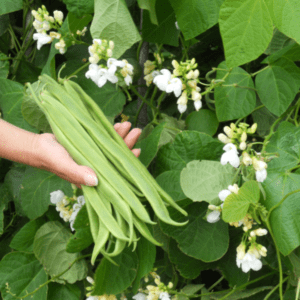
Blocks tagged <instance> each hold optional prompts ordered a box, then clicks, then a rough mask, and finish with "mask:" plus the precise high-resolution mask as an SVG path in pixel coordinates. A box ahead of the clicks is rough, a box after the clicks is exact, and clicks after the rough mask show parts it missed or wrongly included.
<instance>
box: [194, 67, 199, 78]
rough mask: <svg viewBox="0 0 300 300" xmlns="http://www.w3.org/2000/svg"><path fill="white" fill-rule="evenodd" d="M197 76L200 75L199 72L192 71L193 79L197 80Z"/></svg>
mask: <svg viewBox="0 0 300 300" xmlns="http://www.w3.org/2000/svg"><path fill="white" fill-rule="evenodd" d="M199 75H200V72H199V70H198V69H197V70H195V71H194V77H193V78H194V79H197V78H198V77H199Z"/></svg>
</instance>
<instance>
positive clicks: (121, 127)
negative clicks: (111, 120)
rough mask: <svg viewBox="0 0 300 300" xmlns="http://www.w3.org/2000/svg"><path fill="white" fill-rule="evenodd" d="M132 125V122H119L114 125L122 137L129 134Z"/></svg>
mask: <svg viewBox="0 0 300 300" xmlns="http://www.w3.org/2000/svg"><path fill="white" fill-rule="evenodd" d="M130 127H131V123H130V122H124V123H117V124H115V126H114V128H115V130H116V132H117V133H118V134H119V135H120V136H121V138H122V139H124V137H125V136H126V135H127V134H128V132H129V129H130Z"/></svg>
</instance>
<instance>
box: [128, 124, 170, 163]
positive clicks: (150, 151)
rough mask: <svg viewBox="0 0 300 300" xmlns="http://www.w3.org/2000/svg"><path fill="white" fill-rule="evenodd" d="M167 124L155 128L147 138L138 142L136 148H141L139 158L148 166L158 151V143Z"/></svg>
mask: <svg viewBox="0 0 300 300" xmlns="http://www.w3.org/2000/svg"><path fill="white" fill-rule="evenodd" d="M164 126H165V124H161V125H158V126H157V127H155V128H154V129H153V131H152V132H151V133H150V135H149V136H147V137H146V138H145V139H143V140H141V141H140V142H137V143H136V144H135V145H134V148H141V154H140V156H139V160H140V161H141V162H142V163H143V164H144V165H145V166H146V167H148V166H149V164H150V163H151V161H152V160H153V159H154V157H155V156H156V153H157V151H158V144H159V141H160V137H161V134H162V132H163V129H164Z"/></svg>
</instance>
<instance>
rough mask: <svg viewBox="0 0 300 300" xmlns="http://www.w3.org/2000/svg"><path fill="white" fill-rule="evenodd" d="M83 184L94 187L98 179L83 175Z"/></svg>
mask: <svg viewBox="0 0 300 300" xmlns="http://www.w3.org/2000/svg"><path fill="white" fill-rule="evenodd" d="M84 182H85V185H87V186H96V185H98V178H97V177H96V176H94V175H85V176H84Z"/></svg>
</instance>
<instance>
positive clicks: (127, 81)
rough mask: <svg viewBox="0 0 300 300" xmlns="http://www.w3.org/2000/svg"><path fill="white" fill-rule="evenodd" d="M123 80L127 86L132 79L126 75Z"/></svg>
mask: <svg viewBox="0 0 300 300" xmlns="http://www.w3.org/2000/svg"><path fill="white" fill-rule="evenodd" d="M124 80H125V83H126V84H127V85H128V86H129V85H130V84H131V83H132V77H131V76H130V75H127V76H126V77H125V78H124Z"/></svg>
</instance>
